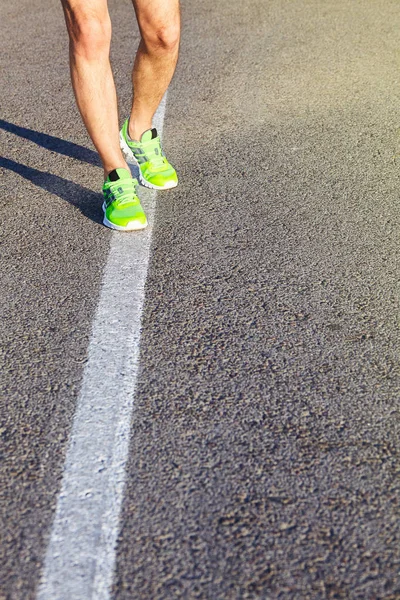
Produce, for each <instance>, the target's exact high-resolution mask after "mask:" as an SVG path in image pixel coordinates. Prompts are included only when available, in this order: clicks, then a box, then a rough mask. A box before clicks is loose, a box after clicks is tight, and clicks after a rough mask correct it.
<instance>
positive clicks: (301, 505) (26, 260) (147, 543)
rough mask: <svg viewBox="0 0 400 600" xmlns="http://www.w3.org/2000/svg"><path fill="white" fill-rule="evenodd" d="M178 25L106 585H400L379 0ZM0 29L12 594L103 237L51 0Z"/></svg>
mask: <svg viewBox="0 0 400 600" xmlns="http://www.w3.org/2000/svg"><path fill="white" fill-rule="evenodd" d="M110 9H111V13H112V18H113V21H114V23H115V26H114V31H115V32H118V36H119V39H118V43H117V40H115V42H114V46H113V53H112V59H113V65H114V70H115V75H116V80H117V84H118V89H119V96H120V105H121V115H125V113H126V111H127V107H128V106H129V100H130V95H131V92H130V81H129V79H130V78H129V71H130V67H131V63H132V49H133V48H134V47H135V46H136V43H137V40H138V37H137V31H136V28H135V26H134V18H133V12H132V11H131V8H130V6H129V2H128V1H125V0H113V1H112V2H111V1H110ZM128 11H131V12H128ZM129 14H130V15H131V16H132V20H131V21H130V20H129V18H127V15H129ZM182 16H183V40H182V48H181V57H180V62H179V66H178V70H177V73H176V76H175V79H174V82H173V84H172V86H171V89H170V92H169V97H168V106H167V114H166V120H165V125H164V146H165V148H166V150H167V152H168V155H169V156H170V158H171V161H172V162H173V163H174V164H175V165H176V167H177V169H178V170H179V175H180V186H179V187H178V188H177V189H176V190H174V191H171V192H168V193H166V194H164V195H161V194H159V196H158V205H157V213H156V220H155V226H154V232H153V244H152V251H151V261H150V267H149V274H148V280H147V288H146V301H145V307H144V321H143V334H142V341H141V363H140V364H141V366H140V377H139V385H138V390H137V397H136V402H135V409H134V414H133V419H132V442H131V452H130V458H129V465H128V484H127V490H126V495H125V500H124V505H123V514H122V523H121V532H120V537H119V543H118V559H117V568H116V574H115V582H114V594H113V598H114V600H128V599H129V600H132V599H135V600H136V599H138V600H139V599H140V600H147V599H149V600H156V599H157V600H158V599H171V598H187V599H191V598H200V599H207V600H209V599H210V600H217V599H218V600H219V599H221V600H222V599H224V600H225V599H226V600H228V599H229V600H230V599H244V598H257V599H258V598H260V599H266V600H269V599H271V600H275V599H279V600H281V599H284V600H289V599H296V600H297V599H299V600H302V599H319V598H321V599H324V598H327V599H342V598H343V599H347V598H349V599H357V600H358V599H360V600H361V599H362V600H379V599H387V600H397V599H400V549H399V548H400V514H399V500H398V499H399V491H400V489H399V488H400V463H399V460H398V458H399V450H398V443H399V425H400V409H399V399H400V384H399V375H400V368H399V355H398V346H399V323H400V321H399V314H400V313H399V274H400V268H399V241H400V240H399V216H400V215H399V213H400V203H399V196H398V189H399V183H400V182H399V161H400V149H399V117H398V115H399V108H398V107H399V102H400V92H399V82H400V71H399V65H398V49H399V45H400V33H399V32H400V14H399V11H398V4H397V2H395V1H389V0H384V1H382V2H379V3H370V2H367V0H355V1H354V2H352V3H351V4H350V3H348V2H345V1H344V0H339V1H336V2H332V1H330V0H325V1H323V0H296V2H290V1H289V0H271V1H270V2H265V1H264V0H248V1H247V2H243V3H240V2H236V0H231V1H230V2H228V0H220V1H219V2H218V3H214V2H212V1H211V0H204V1H203V2H201V3H198V2H194V1H193V0H184V2H183V7H182ZM0 22H1V23H2V25H3V27H4V26H5V29H4V31H5V32H6V35H3V36H1V41H0V44H1V50H2V56H3V69H2V75H1V77H2V80H1V81H2V89H3V99H2V111H1V119H2V120H1V121H0V134H1V140H2V149H3V152H2V154H3V156H4V158H2V159H0V167H1V174H2V190H3V193H4V192H6V193H7V201H6V202H5V204H4V205H3V211H2V217H1V218H2V240H1V255H0V268H1V272H2V288H1V290H2V291H1V296H0V299H1V307H2V318H1V320H0V333H1V339H2V356H1V358H2V361H1V362H2V379H1V387H0V390H1V398H2V400H1V406H0V412H1V425H0V427H1V430H0V432H1V439H2V461H1V466H0V489H1V494H2V502H1V524H0V534H1V543H0V557H1V559H0V563H1V566H0V581H1V584H0V586H1V587H0V590H1V591H0V598H1V600H20V599H21V600H22V599H23V600H27V599H31V598H32V599H34V598H35V588H36V586H37V584H38V580H39V576H40V568H41V565H42V562H43V557H44V552H45V548H46V542H47V539H48V535H49V532H50V527H51V519H52V515H53V510H54V506H55V503H56V499H57V491H58V489H59V484H60V478H61V475H62V467H63V459H64V455H65V449H66V443H67V440H68V433H69V430H70V426H71V421H72V417H73V414H74V408H75V403H76V399H77V395H78V393H79V389H80V382H81V378H82V370H83V366H84V364H85V360H86V351H87V345H88V341H89V336H90V328H91V322H92V319H93V314H94V311H95V308H96V304H97V300H98V297H99V289H100V283H101V277H102V272H103V268H104V264H105V261H106V259H107V251H108V247H109V242H110V232H109V231H108V230H106V229H105V228H104V227H103V226H102V225H101V211H100V206H101V197H100V195H99V188H100V184H101V175H102V173H101V169H100V167H99V163H98V160H97V158H96V155H95V153H94V152H93V148H92V146H91V144H90V142H89V141H88V139H87V136H86V133H85V131H84V129H83V126H82V124H81V122H80V118H79V115H78V114H77V110H76V108H75V106H74V101H73V95H72V92H71V89H70V84H69V74H68V64H67V39H66V34H65V31H64V23H63V19H62V14H61V10H60V7H59V6H58V5H57V4H55V5H54V3H50V2H49V1H48V0H33V1H31V2H27V0H23V2H21V3H18V5H15V6H14V5H11V4H10V3H2V4H1V6H0ZM22 34H23V35H22Z"/></svg>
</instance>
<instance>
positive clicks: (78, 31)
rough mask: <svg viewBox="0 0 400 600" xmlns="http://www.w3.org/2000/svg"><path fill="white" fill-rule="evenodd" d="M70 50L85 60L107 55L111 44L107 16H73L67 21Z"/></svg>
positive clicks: (109, 24)
mask: <svg viewBox="0 0 400 600" xmlns="http://www.w3.org/2000/svg"><path fill="white" fill-rule="evenodd" d="M68 32H69V37H70V43H71V49H72V52H73V53H74V54H79V55H81V56H83V57H84V58H86V59H87V60H96V58H99V56H101V55H103V54H105V53H106V54H108V53H109V51H110V44H111V22H110V18H109V16H108V15H105V16H101V17H100V16H96V15H86V14H79V13H78V14H76V13H75V14H73V15H72V17H71V18H70V19H68Z"/></svg>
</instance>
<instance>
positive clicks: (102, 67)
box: [62, 0, 128, 176]
mask: <svg viewBox="0 0 400 600" xmlns="http://www.w3.org/2000/svg"><path fill="white" fill-rule="evenodd" d="M62 5H63V9H64V14H65V20H66V23H67V29H68V33H69V38H70V66H71V79H72V86H73V89H74V93H75V97H76V102H77V104H78V108H79V110H80V113H81V115H82V118H83V121H84V124H85V126H86V128H87V130H88V133H89V135H90V137H91V138H92V141H93V144H94V145H95V147H96V149H97V151H98V153H99V155H100V159H101V161H102V163H103V166H104V172H105V176H107V174H108V173H109V172H110V171H112V170H113V169H116V168H125V169H128V166H127V164H126V161H125V159H124V157H123V155H122V153H121V149H120V146H119V124H118V109H117V97H116V92H115V84H114V79H113V75H112V71H111V66H110V60H109V53H110V42H111V22H110V16H109V13H108V7H107V0H62Z"/></svg>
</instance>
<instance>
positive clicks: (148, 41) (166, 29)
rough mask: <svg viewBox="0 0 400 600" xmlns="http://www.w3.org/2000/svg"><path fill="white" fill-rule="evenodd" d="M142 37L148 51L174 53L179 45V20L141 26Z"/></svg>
mask: <svg viewBox="0 0 400 600" xmlns="http://www.w3.org/2000/svg"><path fill="white" fill-rule="evenodd" d="M142 38H143V41H144V43H145V45H146V47H147V49H148V50H149V51H152V52H157V53H163V54H164V53H172V54H174V53H175V52H176V51H177V49H178V46H179V40H180V25H179V21H176V22H171V23H167V24H165V23H163V24H162V25H152V24H148V25H147V26H144V27H142Z"/></svg>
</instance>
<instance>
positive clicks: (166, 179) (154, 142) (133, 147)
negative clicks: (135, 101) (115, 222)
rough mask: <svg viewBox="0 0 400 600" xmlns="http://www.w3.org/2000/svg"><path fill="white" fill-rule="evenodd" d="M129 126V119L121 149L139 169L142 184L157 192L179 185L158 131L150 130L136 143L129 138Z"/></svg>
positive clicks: (123, 128)
mask: <svg viewBox="0 0 400 600" xmlns="http://www.w3.org/2000/svg"><path fill="white" fill-rule="evenodd" d="M128 126H129V119H127V120H126V121H125V123H124V124H123V126H122V129H121V133H120V144H121V149H122V151H123V152H124V154H125V155H126V157H127V158H128V160H131V161H133V162H134V163H135V164H137V166H138V167H139V181H140V183H141V184H142V185H144V186H146V187H149V188H153V189H155V190H167V189H170V188H173V187H175V186H176V185H178V177H177V174H176V171H175V169H174V167H173V166H172V165H170V164H169V162H168V161H167V159H166V157H165V156H164V153H163V151H162V148H161V142H160V138H159V136H158V134H157V129H154V128H153V129H148V130H147V131H145V132H144V134H143V135H142V137H141V138H140V142H135V141H134V140H132V139H131V138H130V137H129V133H128Z"/></svg>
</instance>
